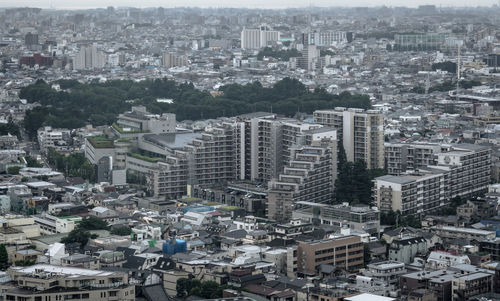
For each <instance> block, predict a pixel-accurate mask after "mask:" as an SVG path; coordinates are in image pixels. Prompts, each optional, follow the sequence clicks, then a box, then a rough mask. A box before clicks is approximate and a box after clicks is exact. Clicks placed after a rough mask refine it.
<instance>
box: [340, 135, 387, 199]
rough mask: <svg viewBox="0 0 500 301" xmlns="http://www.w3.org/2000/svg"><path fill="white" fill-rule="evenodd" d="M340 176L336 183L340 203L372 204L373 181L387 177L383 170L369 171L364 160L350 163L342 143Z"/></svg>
mask: <svg viewBox="0 0 500 301" xmlns="http://www.w3.org/2000/svg"><path fill="white" fill-rule="evenodd" d="M338 162H339V163H338V176H337V180H336V181H335V198H336V200H337V202H338V203H341V202H349V203H351V204H353V205H354V204H370V203H371V188H372V180H373V179H374V178H376V177H379V176H382V175H385V174H386V172H385V171H384V170H382V169H373V170H368V169H367V167H366V163H365V162H364V161H362V160H358V161H356V162H348V161H347V157H346V154H345V150H344V147H343V145H342V143H339V152H338Z"/></svg>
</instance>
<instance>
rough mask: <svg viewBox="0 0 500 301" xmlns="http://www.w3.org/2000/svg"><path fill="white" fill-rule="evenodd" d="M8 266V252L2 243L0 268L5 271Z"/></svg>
mask: <svg viewBox="0 0 500 301" xmlns="http://www.w3.org/2000/svg"><path fill="white" fill-rule="evenodd" d="M8 267H9V254H8V253H7V248H6V247H5V245H4V244H1V245H0V270H2V271H5V270H6V269H7V268H8Z"/></svg>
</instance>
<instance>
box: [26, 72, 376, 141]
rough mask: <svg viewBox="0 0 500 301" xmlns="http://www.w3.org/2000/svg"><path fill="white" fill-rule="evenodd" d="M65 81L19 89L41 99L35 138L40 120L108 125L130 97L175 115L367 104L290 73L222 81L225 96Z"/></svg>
mask: <svg viewBox="0 0 500 301" xmlns="http://www.w3.org/2000/svg"><path fill="white" fill-rule="evenodd" d="M60 84H61V83H60ZM61 85H62V84H61ZM64 85H65V86H68V85H69V86H71V91H70V92H67V91H60V92H57V91H56V90H54V89H52V88H51V86H50V85H49V84H47V83H45V82H44V81H42V80H39V81H37V82H36V83H35V84H33V85H30V86H27V87H24V88H23V89H21V92H20V97H21V98H25V99H27V100H28V102H30V103H33V102H39V103H40V104H42V106H39V107H36V108H34V109H32V110H29V111H27V112H26V116H25V120H24V127H25V129H26V132H27V133H28V134H29V135H30V136H31V137H35V136H36V131H37V130H38V128H40V127H42V126H44V125H50V126H53V127H63V128H70V129H73V128H78V127H82V126H84V125H85V124H88V123H91V124H93V125H111V124H112V123H113V121H115V119H116V116H117V115H118V114H120V113H123V112H125V111H127V110H129V109H130V107H131V106H132V103H131V101H128V102H126V101H127V100H133V102H134V103H133V104H134V105H144V106H146V107H147V109H148V110H149V111H150V112H152V113H155V114H158V113H164V112H171V113H175V114H176V115H177V119H178V120H186V119H190V120H197V119H204V118H217V117H221V116H234V115H238V114H244V113H250V112H255V111H271V110H272V111H273V112H275V113H278V114H283V115H287V116H293V115H294V114H295V113H296V112H297V111H298V110H299V111H301V112H305V113H312V112H313V111H314V110H318V109H328V108H334V107H338V106H343V107H349V108H363V109H368V108H370V106H371V105H370V100H369V98H368V96H366V95H359V94H350V93H347V92H346V93H342V94H340V95H331V94H328V93H327V92H326V91H325V90H324V89H316V90H315V91H314V92H309V91H308V90H307V88H306V87H305V86H304V85H303V84H302V83H301V82H300V81H298V80H296V79H291V78H285V79H283V80H281V81H279V82H277V83H276V84H275V85H274V86H273V87H270V88H264V87H262V85H261V84H260V83H258V82H255V83H251V84H247V85H238V84H232V85H227V86H224V87H222V88H221V90H222V91H224V95H223V96H219V97H215V98H214V97H212V96H211V95H210V93H208V92H207V91H200V90H197V89H196V88H195V87H194V85H193V84H192V83H183V84H177V83H176V82H175V81H172V80H168V79H156V80H147V81H142V82H134V81H129V80H115V81H108V82H106V83H97V82H92V83H89V84H77V83H70V84H68V83H66V84H64ZM157 98H171V99H173V100H174V103H173V104H168V103H158V102H157V101H156V99H157Z"/></svg>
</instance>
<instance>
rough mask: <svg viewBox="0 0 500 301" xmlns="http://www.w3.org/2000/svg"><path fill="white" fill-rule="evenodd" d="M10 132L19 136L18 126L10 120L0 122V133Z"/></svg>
mask: <svg viewBox="0 0 500 301" xmlns="http://www.w3.org/2000/svg"><path fill="white" fill-rule="evenodd" d="M7 134H11V135H12V136H18V137H19V136H20V134H19V127H18V126H17V125H16V124H15V123H14V122H12V120H10V121H9V122H7V123H2V124H0V135H7Z"/></svg>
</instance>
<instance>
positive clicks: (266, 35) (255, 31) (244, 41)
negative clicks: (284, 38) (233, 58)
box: [241, 25, 280, 49]
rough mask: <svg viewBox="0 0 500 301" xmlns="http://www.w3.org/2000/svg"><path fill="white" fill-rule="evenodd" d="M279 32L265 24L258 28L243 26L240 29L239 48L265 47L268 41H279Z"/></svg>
mask: <svg viewBox="0 0 500 301" xmlns="http://www.w3.org/2000/svg"><path fill="white" fill-rule="evenodd" d="M279 40H280V32H279V31H276V30H271V28H269V27H268V26H266V25H261V26H260V27H259V28H252V29H250V28H244V29H243V30H242V31H241V48H243V49H260V48H264V47H266V46H267V45H268V44H269V42H274V41H279Z"/></svg>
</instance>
